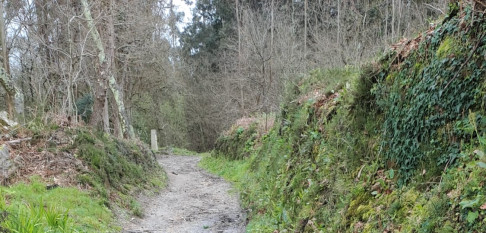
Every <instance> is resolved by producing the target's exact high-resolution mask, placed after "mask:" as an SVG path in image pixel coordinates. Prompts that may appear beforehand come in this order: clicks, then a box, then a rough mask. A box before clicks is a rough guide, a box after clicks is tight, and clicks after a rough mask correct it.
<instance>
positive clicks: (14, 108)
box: [0, 1, 24, 119]
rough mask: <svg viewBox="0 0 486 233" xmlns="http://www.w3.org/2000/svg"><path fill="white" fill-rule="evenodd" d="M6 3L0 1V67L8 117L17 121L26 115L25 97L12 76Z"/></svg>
mask: <svg viewBox="0 0 486 233" xmlns="http://www.w3.org/2000/svg"><path fill="white" fill-rule="evenodd" d="M4 3H5V1H0V14H2V15H1V17H0V44H1V49H2V53H1V56H2V57H1V67H0V84H1V85H2V86H3V88H5V91H6V93H7V97H6V98H7V108H8V115H9V116H10V117H11V118H13V119H16V118H17V116H20V115H22V114H23V113H24V95H23V94H22V91H21V89H20V88H19V87H18V86H17V85H16V83H15V81H14V80H13V79H12V77H11V76H10V64H9V58H8V48H7V36H6V33H7V32H6V29H5V19H4V18H3V12H4V11H5V9H4Z"/></svg>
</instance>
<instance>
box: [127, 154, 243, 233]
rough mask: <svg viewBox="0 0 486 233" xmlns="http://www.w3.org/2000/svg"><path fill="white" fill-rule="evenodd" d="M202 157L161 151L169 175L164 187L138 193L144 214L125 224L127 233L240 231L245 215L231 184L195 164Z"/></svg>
mask: <svg viewBox="0 0 486 233" xmlns="http://www.w3.org/2000/svg"><path fill="white" fill-rule="evenodd" d="M200 160H201V157H196V156H176V155H164V156H163V157H162V158H160V159H159V163H160V164H161V165H162V166H163V167H164V169H165V171H166V172H167V176H168V178H169V179H168V185H167V188H166V189H165V190H164V191H162V192H161V193H160V194H158V195H156V196H153V197H140V198H139V202H140V204H141V205H142V208H143V211H144V215H145V216H144V218H141V219H138V218H135V219H132V220H130V221H128V222H126V223H125V224H124V227H123V228H124V230H123V231H124V232H126V233H129V232H130V233H141V232H147V233H148V232H150V233H162V232H163V233H171V232H174V233H176V232H177V233H183V232H188V233H189V232H190V233H199V232H201V233H203V232H204V233H205V232H216V233H240V232H245V226H244V222H245V220H244V219H245V218H244V213H243V211H242V210H241V208H240V206H239V202H238V197H237V195H236V194H234V193H229V191H230V190H231V185H230V184H229V183H227V182H226V181H224V180H223V179H221V178H219V177H217V176H214V175H211V174H209V173H207V172H206V171H204V170H203V169H201V168H199V167H198V166H197V163H198V162H199V161H200Z"/></svg>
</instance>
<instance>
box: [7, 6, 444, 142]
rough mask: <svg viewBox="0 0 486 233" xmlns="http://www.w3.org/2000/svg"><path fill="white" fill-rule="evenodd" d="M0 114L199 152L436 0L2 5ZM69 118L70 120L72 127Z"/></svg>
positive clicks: (421, 24)
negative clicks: (187, 17)
mask: <svg viewBox="0 0 486 233" xmlns="http://www.w3.org/2000/svg"><path fill="white" fill-rule="evenodd" d="M1 3H2V4H0V6H1V8H0V11H1V12H2V13H3V15H4V17H1V18H2V20H1V21H0V32H1V33H0V34H1V35H0V45H1V46H0V47H1V48H0V49H1V53H0V55H1V59H0V62H1V71H2V72H1V73H0V76H1V84H2V86H3V87H4V88H2V89H1V90H0V95H2V97H0V98H5V100H6V101H5V102H2V103H0V104H1V105H0V109H2V108H3V109H6V110H8V112H9V114H10V115H11V116H13V117H14V118H16V119H18V120H19V121H20V122H21V123H23V124H28V122H29V121H31V120H32V119H39V118H48V117H53V116H57V117H59V116H60V117H63V118H65V119H66V120H67V121H68V122H76V123H85V124H89V125H92V126H93V127H96V128H99V129H101V130H104V131H105V132H107V133H110V134H114V135H117V136H119V137H127V138H130V137H140V138H141V139H142V140H145V141H148V139H149V132H150V129H157V130H158V131H159V138H160V139H159V142H160V144H161V146H177V147H185V148H189V149H193V150H197V151H204V150H207V149H210V148H212V147H213V144H214V141H215V140H216V138H217V137H218V135H219V134H220V133H221V132H222V131H223V130H224V129H227V128H228V127H229V126H230V125H231V124H232V123H233V122H234V121H235V120H236V119H239V118H241V117H244V116H251V115H252V114H256V113H264V114H271V113H272V112H276V111H278V108H279V105H280V102H281V100H282V98H283V96H284V94H285V93H284V90H285V89H289V87H290V89H291V87H292V86H293V85H296V84H297V83H298V81H299V79H300V77H302V75H303V74H304V73H306V72H307V71H308V70H310V69H323V68H332V67H342V66H349V67H352V66H359V65H361V64H364V63H367V62H369V61H370V60H372V59H373V58H376V57H377V56H379V55H380V54H382V53H383V52H384V51H385V50H386V48H387V47H388V45H389V44H390V43H392V42H395V41H397V40H399V39H401V38H403V37H406V38H411V37H413V36H414V35H415V33H416V32H419V31H420V30H423V29H427V28H428V27H429V26H430V24H433V23H434V22H433V21H431V20H432V19H436V18H437V16H438V15H441V14H443V13H444V11H445V9H446V8H447V3H448V1H446V0H417V1H413V0H386V1H384V0H340V1H331V0H313V1H309V0H282V1H278V0H196V1H193V4H194V9H193V19H192V22H190V23H189V24H187V25H186V26H185V27H184V29H183V30H179V27H178V25H180V22H181V21H182V18H183V15H182V13H179V12H177V9H176V7H175V5H174V2H173V1H172V0H92V1H87V0H55V1H50V0H2V1H1ZM78 121H79V122H78Z"/></svg>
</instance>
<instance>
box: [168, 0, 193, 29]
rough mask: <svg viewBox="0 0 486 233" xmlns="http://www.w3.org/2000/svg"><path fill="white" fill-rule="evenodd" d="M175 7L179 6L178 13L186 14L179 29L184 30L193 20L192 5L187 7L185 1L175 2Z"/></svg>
mask: <svg viewBox="0 0 486 233" xmlns="http://www.w3.org/2000/svg"><path fill="white" fill-rule="evenodd" d="M173 3H174V5H176V6H177V11H179V12H184V20H183V23H182V25H179V29H183V28H184V27H185V26H186V25H187V24H188V23H190V22H191V20H192V12H191V9H192V5H187V4H186V3H185V2H184V1H183V0H174V2H173Z"/></svg>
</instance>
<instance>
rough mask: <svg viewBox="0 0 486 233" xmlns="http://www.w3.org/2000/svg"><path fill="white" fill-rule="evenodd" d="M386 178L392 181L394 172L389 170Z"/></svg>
mask: <svg viewBox="0 0 486 233" xmlns="http://www.w3.org/2000/svg"><path fill="white" fill-rule="evenodd" d="M388 176H389V177H390V179H393V177H395V170H393V169H390V171H388Z"/></svg>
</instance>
